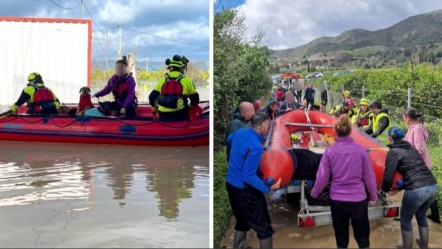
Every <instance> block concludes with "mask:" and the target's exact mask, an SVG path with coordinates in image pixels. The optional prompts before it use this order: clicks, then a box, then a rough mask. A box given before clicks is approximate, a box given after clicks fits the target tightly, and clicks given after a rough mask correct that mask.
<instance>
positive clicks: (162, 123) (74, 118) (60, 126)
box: [0, 115, 194, 129]
mask: <svg viewBox="0 0 442 249" xmlns="http://www.w3.org/2000/svg"><path fill="white" fill-rule="evenodd" d="M34 117H35V116H34ZM57 117H59V116H54V115H50V116H45V117H42V118H39V119H37V120H33V121H31V120H28V118H25V116H24V115H13V116H8V117H5V118H1V119H0V122H1V123H8V122H12V121H14V120H17V119H20V120H22V121H23V122H25V123H29V124H37V123H40V122H43V121H45V120H46V121H47V122H49V120H50V121H51V123H52V124H53V125H54V126H56V127H58V128H67V127H69V126H71V125H73V124H74V123H76V122H82V121H78V120H77V117H76V116H75V117H72V121H70V122H69V123H67V124H65V125H61V124H58V123H56V122H55V119H56V118H57ZM90 118H91V119H95V120H106V121H108V120H115V121H119V122H120V123H122V124H125V125H131V126H135V127H141V126H147V125H151V124H155V123H158V124H160V125H162V126H165V127H167V128H172V129H185V128H188V127H190V126H191V125H192V124H193V122H194V121H186V124H185V125H180V126H174V125H170V124H169V122H162V121H159V120H152V121H148V122H145V123H141V124H134V123H131V122H127V121H125V119H123V118H117V119H102V118H101V119H97V118H94V117H90Z"/></svg>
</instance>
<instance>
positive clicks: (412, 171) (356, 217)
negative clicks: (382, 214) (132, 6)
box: [226, 84, 440, 248]
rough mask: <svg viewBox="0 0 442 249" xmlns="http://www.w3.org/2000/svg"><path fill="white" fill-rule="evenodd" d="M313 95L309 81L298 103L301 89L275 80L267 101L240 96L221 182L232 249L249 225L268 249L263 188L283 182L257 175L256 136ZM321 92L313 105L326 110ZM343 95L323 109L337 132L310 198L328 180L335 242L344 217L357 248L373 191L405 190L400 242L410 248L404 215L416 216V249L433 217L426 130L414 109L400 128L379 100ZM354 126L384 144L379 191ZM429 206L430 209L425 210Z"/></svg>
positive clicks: (308, 104)
mask: <svg viewBox="0 0 442 249" xmlns="http://www.w3.org/2000/svg"><path fill="white" fill-rule="evenodd" d="M314 94H315V91H314V89H313V88H312V86H311V85H309V84H307V85H306V86H305V93H304V98H303V103H300V101H299V100H298V97H299V96H300V95H299V93H298V92H297V91H295V90H294V89H284V88H283V87H281V86H280V87H275V88H273V90H272V94H271V99H270V100H269V102H268V105H266V106H265V107H264V108H263V109H262V110H254V108H253V104H252V103H249V102H241V103H240V105H239V108H238V110H237V112H236V113H235V117H234V119H233V120H232V121H231V122H230V123H229V124H228V126H227V132H226V144H227V158H228V164H229V165H228V172H227V177H226V188H227V192H228V195H229V200H230V204H231V207H232V210H233V214H234V216H235V218H236V225H235V235H234V244H233V248H244V246H245V241H246V236H247V232H248V231H249V230H250V229H253V230H254V231H255V232H256V233H257V236H258V239H259V241H260V248H273V242H272V236H273V234H274V229H273V228H272V224H271V219H270V216H269V212H268V209H267V203H266V199H265V194H266V193H269V191H271V190H276V189H279V188H280V187H282V186H280V180H278V181H277V182H276V183H274V184H273V185H270V184H268V183H266V182H265V181H264V180H263V179H261V178H260V177H259V174H260V173H259V165H260V161H261V156H262V154H263V141H265V135H266V134H267V131H268V129H269V123H270V122H271V121H272V120H273V119H275V118H277V117H278V116H279V115H283V114H284V113H286V112H289V111H292V110H296V109H309V110H315V109H317V108H316V106H315V105H314V104H313V101H312V99H311V98H313V99H314ZM324 96H325V97H324ZM326 96H327V93H326V92H325V94H324V92H322V93H321V107H320V108H318V109H319V110H321V111H325V107H326V105H327V97H326ZM342 98H343V102H342V105H339V106H337V107H335V108H333V109H332V110H331V111H330V114H332V115H335V116H336V117H337V121H336V124H335V134H336V137H337V139H336V142H335V143H334V144H333V145H330V146H329V147H328V148H327V149H326V150H325V152H324V154H323V155H322V158H321V161H320V165H319V168H318V172H317V175H316V181H315V184H314V187H313V189H312V191H311V197H312V198H318V196H319V195H320V194H321V192H323V190H324V189H325V187H326V186H328V185H330V186H331V188H330V209H331V217H332V222H333V228H334V231H335V238H336V245H337V247H338V248H347V247H348V244H349V224H350V222H351V225H352V227H353V232H354V233H353V234H354V238H355V240H356V242H357V244H358V246H359V248H367V247H369V246H370V226H369V217H368V207H369V205H374V204H375V203H376V202H377V201H378V193H379V192H378V191H382V192H384V193H388V194H390V195H395V194H396V193H397V192H398V191H399V190H404V196H403V198H402V208H401V212H400V228H401V235H402V244H401V245H399V247H400V248H412V245H413V232H412V224H411V220H412V218H413V217H416V219H417V223H418V231H419V239H417V240H416V242H417V244H418V245H419V247H420V248H428V243H429V228H428V222H427V218H429V219H431V220H432V221H434V222H435V223H440V216H439V211H438V207H437V201H436V196H437V194H438V191H439V186H438V185H437V181H436V179H435V177H434V176H433V174H432V172H431V167H432V163H431V159H430V156H429V152H428V148H427V146H426V143H427V142H428V131H427V129H426V128H425V126H424V125H423V123H422V122H420V121H419V117H420V116H421V114H420V113H418V111H417V110H416V109H414V108H409V109H407V110H406V111H405V112H404V113H403V120H404V122H405V123H406V124H407V126H408V131H407V132H406V133H405V132H404V131H403V130H401V129H400V128H398V127H393V126H392V121H391V118H390V116H389V114H388V110H387V109H386V108H385V107H383V106H382V102H381V101H380V100H372V101H369V100H368V99H366V98H363V99H361V100H360V102H359V105H358V107H356V106H355V102H354V100H353V98H352V97H351V96H350V92H349V91H343V92H342ZM255 111H256V112H255ZM353 129H362V130H363V131H365V132H366V134H367V135H368V136H371V137H372V138H373V139H376V140H377V141H378V142H380V143H384V144H386V145H388V147H389V151H388V153H387V159H386V165H385V173H384V179H383V186H382V189H381V190H378V189H377V186H376V178H375V175H374V172H373V169H372V165H371V161H370V159H369V156H368V151H367V150H366V149H365V148H364V147H362V146H361V145H359V144H357V143H356V142H355V141H354V140H353V139H352V138H351V136H350V135H351V132H352V130H353ZM397 171H398V172H400V173H401V174H402V175H403V177H404V182H405V183H404V185H402V186H399V189H398V190H392V186H393V177H394V173H395V172H397ZM428 210H431V214H430V215H429V216H428V217H427V216H426V213H427V211H428Z"/></svg>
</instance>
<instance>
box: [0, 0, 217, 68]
mask: <svg viewBox="0 0 442 249" xmlns="http://www.w3.org/2000/svg"><path fill="white" fill-rule="evenodd" d="M53 1H54V2H55V3H57V4H59V5H61V6H62V7H67V8H70V7H74V6H76V7H75V8H73V9H62V8H60V7H58V6H56V5H55V4H54V3H52V2H51V1H50V0H1V1H0V4H1V6H0V16H26V17H59V18H81V7H80V4H78V5H77V3H79V0H53ZM84 4H85V6H86V8H87V9H88V10H89V12H90V14H91V15H92V17H93V19H94V20H95V23H94V24H93V29H94V46H93V58H94V60H97V59H99V60H101V59H103V58H105V56H106V57H108V58H112V59H114V58H115V57H116V48H117V45H116V44H117V32H118V28H115V27H116V26H124V27H128V28H131V29H134V30H137V31H140V32H144V33H148V34H151V35H155V36H160V37H164V38H168V39H171V40H178V41H181V42H184V43H189V44H193V45H195V46H189V45H185V44H180V43H175V42H170V41H167V40H163V39H159V38H154V37H152V36H147V35H141V34H137V33H134V32H131V31H128V30H126V29H123V31H122V34H123V51H122V52H123V54H127V53H129V52H134V53H135V55H136V57H137V60H145V59H146V58H149V61H164V60H165V58H167V57H171V56H173V55H174V54H180V55H186V56H187V57H188V58H189V59H190V60H193V61H208V60H209V7H210V4H209V0H191V1H182V0H124V1H123V0H106V1H104V0H101V1H100V0H84ZM83 15H84V17H85V18H89V15H88V14H87V12H86V11H84V13H83ZM97 25H98V27H99V28H100V29H101V31H100V30H99V29H98V27H97ZM109 28H111V29H109ZM104 33H108V45H107V46H106V47H107V49H105V48H104V44H105V43H104V40H105V39H104V35H103V34H104ZM105 51H107V53H105Z"/></svg>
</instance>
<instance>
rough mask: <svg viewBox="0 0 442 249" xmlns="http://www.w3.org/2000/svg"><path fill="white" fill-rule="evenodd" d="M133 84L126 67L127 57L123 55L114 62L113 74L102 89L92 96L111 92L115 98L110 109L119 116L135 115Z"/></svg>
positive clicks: (135, 99) (135, 104)
mask: <svg viewBox="0 0 442 249" xmlns="http://www.w3.org/2000/svg"><path fill="white" fill-rule="evenodd" d="M135 86H136V84H135V79H134V77H133V76H132V74H130V73H129V72H128V69H127V57H126V56H123V59H120V60H117V62H116V63H115V74H114V75H113V76H112V77H111V78H110V79H109V81H108V82H107V85H106V86H105V87H104V89H103V90H101V91H99V92H98V93H96V94H94V97H96V98H99V97H103V96H106V95H107V94H109V93H111V92H112V94H113V95H114V98H115V101H114V102H112V110H113V111H115V112H117V113H118V114H119V115H120V116H127V117H135V116H136V112H137V108H138V104H137V98H136V96H135Z"/></svg>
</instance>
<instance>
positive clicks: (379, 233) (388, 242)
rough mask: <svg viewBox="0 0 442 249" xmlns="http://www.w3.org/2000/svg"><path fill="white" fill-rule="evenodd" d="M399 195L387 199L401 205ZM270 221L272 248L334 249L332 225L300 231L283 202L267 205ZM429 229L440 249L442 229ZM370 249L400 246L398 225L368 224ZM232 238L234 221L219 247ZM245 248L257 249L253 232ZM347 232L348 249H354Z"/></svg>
mask: <svg viewBox="0 0 442 249" xmlns="http://www.w3.org/2000/svg"><path fill="white" fill-rule="evenodd" d="M401 196H402V193H401V194H398V195H397V196H394V198H390V199H389V200H391V201H394V202H400V200H401V198H402V197H401ZM268 204H269V209H270V217H271V219H272V225H273V229H275V234H274V236H273V246H274V248H336V242H335V237H334V230H333V227H332V225H327V226H318V227H310V228H299V227H298V224H297V213H298V209H297V208H294V207H293V206H290V205H287V204H286V201H285V198H282V199H279V200H277V201H272V200H270V201H268ZM428 223H429V226H430V243H429V247H430V248H440V246H441V245H442V237H441V236H440V234H442V225H440V224H435V223H433V222H431V221H428ZM370 228H371V233H370V243H371V245H370V247H371V248H396V246H397V245H398V244H399V243H402V239H401V236H400V222H399V221H395V220H394V219H384V220H377V221H371V222H370ZM413 231H414V232H413V233H414V245H413V247H414V248H418V246H417V244H416V242H415V239H416V238H418V234H419V233H418V231H417V224H416V220H413ZM233 235H234V218H232V222H231V224H230V226H229V228H228V229H227V231H226V233H225V236H224V238H223V240H222V241H221V244H220V245H221V246H226V247H227V248H231V247H232V244H233ZM247 237H248V240H247V246H250V247H252V248H259V241H258V239H257V238H256V233H255V232H249V233H248V236H247ZM357 247H358V245H357V243H356V241H355V240H354V238H353V234H352V229H350V244H349V248H357Z"/></svg>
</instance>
